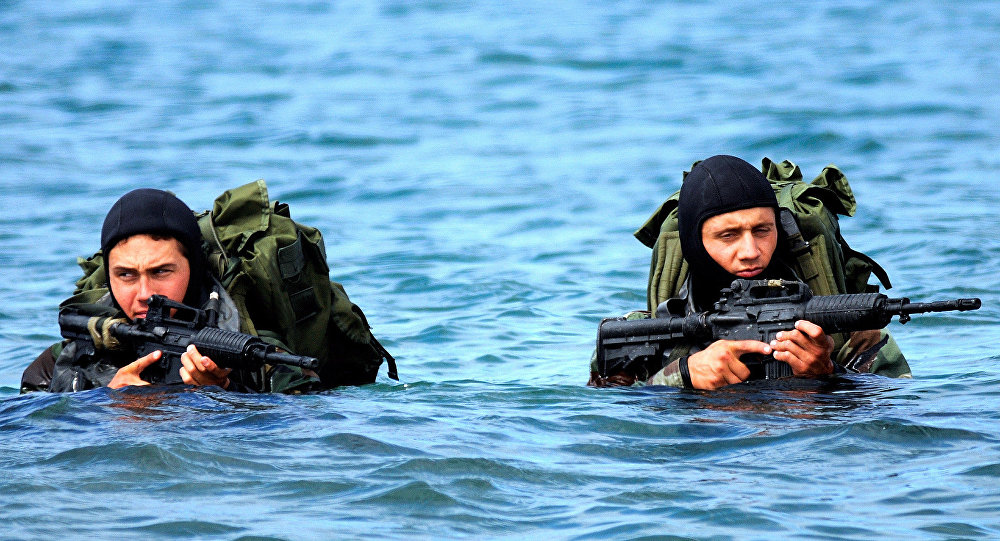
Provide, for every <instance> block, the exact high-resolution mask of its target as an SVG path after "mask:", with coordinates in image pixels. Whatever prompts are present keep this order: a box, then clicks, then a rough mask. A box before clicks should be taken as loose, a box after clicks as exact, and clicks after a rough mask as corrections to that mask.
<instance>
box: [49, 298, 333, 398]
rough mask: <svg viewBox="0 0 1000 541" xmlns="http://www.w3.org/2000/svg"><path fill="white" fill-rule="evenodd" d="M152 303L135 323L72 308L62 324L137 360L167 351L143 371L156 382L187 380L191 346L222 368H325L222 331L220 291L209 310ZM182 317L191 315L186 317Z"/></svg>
mask: <svg viewBox="0 0 1000 541" xmlns="http://www.w3.org/2000/svg"><path fill="white" fill-rule="evenodd" d="M148 305H149V311H148V312H147V313H146V317H145V318H139V319H137V320H136V321H135V322H134V323H130V322H129V321H128V320H127V319H124V318H115V317H112V315H109V314H108V313H106V312H105V313H96V314H95V312H93V311H87V310H84V309H82V308H79V307H74V306H69V307H66V308H63V309H62V310H61V311H60V312H59V328H60V330H61V332H62V336H63V338H69V339H72V340H86V341H90V342H92V343H93V345H94V347H95V348H96V349H99V350H100V349H104V350H112V351H114V350H120V351H126V352H129V353H134V359H139V358H141V357H143V356H145V355H148V354H149V353H152V352H154V351H156V350H160V351H162V352H163V356H162V357H160V360H159V361H158V362H157V363H155V364H153V365H150V366H149V367H148V368H146V369H145V370H143V372H142V376H141V377H142V379H144V380H146V381H148V382H150V383H164V384H173V383H182V380H181V376H180V369H181V366H182V365H181V354H182V353H184V352H185V351H186V350H187V347H188V345H189V344H194V345H195V347H197V348H198V351H199V352H200V353H201V354H202V355H205V356H207V357H209V358H211V359H212V360H213V361H215V364H217V365H219V366H220V367H222V368H233V369H239V370H254V369H257V368H260V367H261V366H263V365H265V364H284V365H290V366H299V367H302V368H308V369H312V370H315V369H316V368H317V367H318V366H319V360H318V359H316V358H313V357H303V356H299V355H292V354H290V353H284V352H280V351H278V349H277V348H276V347H275V346H273V345H271V344H268V343H267V342H265V341H263V340H261V339H260V338H258V337H256V336H253V335H250V334H243V333H241V332H235V331H227V330H224V329H220V328H219V327H218V305H219V295H218V294H217V293H215V292H213V293H211V297H210V298H209V303H208V307H207V308H206V309H205V310H199V309H197V308H192V307H190V306H187V305H184V304H181V303H179V302H175V301H172V300H170V299H168V298H166V297H164V296H162V295H153V296H151V297H150V298H149V303H148ZM171 312H173V314H171ZM182 315H184V316H187V317H186V318H183V319H182V318H181V317H179V316H182Z"/></svg>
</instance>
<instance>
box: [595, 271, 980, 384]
mask: <svg viewBox="0 0 1000 541" xmlns="http://www.w3.org/2000/svg"><path fill="white" fill-rule="evenodd" d="M721 294H722V297H721V299H719V301H718V302H716V303H715V305H714V306H713V308H712V309H711V310H709V311H706V312H701V313H696V314H691V315H687V316H681V315H672V314H671V310H670V309H669V307H668V304H669V303H670V301H667V302H664V303H661V304H660V305H659V306H658V307H657V308H656V317H655V318H652V319H637V320H626V319H623V318H614V319H605V320H604V321H602V322H601V324H600V326H599V327H598V329H597V369H598V372H599V373H600V374H601V376H604V377H609V376H613V375H615V374H618V373H619V372H622V371H624V372H625V373H626V374H630V375H637V374H638V375H642V374H646V375H647V377H648V376H649V375H652V374H655V373H656V372H657V371H659V370H660V369H661V368H663V364H664V360H665V357H664V356H665V355H666V354H669V352H670V350H671V349H672V348H673V347H674V346H675V345H677V344H678V342H679V341H681V340H688V341H693V342H710V341H715V340H759V341H761V342H766V343H769V342H770V341H771V340H773V339H774V338H775V335H776V334H778V333H779V332H781V331H789V330H792V329H794V328H795V322H796V321H798V320H800V319H804V320H806V321H811V322H813V323H815V324H817V325H819V326H820V327H822V328H823V331H824V332H826V333H827V334H833V333H847V332H854V331H863V330H869V329H882V328H884V327H885V326H887V325H888V324H889V322H890V321H891V320H892V316H895V315H898V316H899V322H900V323H906V322H907V321H909V320H910V314H919V313H924V312H947V311H952V310H958V311H965V310H976V309H978V308H979V307H980V306H982V301H980V300H979V299H956V300H950V301H939V302H930V303H911V302H910V299H906V298H901V299H890V298H889V297H887V296H885V295H883V294H881V293H855V294H845V295H821V296H813V294H812V290H811V289H809V286H808V285H806V284H804V283H802V282H794V281H786V280H735V281H734V282H733V283H732V285H731V286H730V287H728V288H726V289H723V290H722V292H721ZM740 360H741V361H742V362H743V363H744V364H746V365H747V367H748V368H750V372H751V375H750V379H774V378H780V377H787V376H791V375H792V370H791V367H790V366H789V365H788V363H784V362H781V361H777V360H775V359H774V357H772V356H770V355H767V356H763V355H756V354H747V355H744V356H743V357H741V358H740Z"/></svg>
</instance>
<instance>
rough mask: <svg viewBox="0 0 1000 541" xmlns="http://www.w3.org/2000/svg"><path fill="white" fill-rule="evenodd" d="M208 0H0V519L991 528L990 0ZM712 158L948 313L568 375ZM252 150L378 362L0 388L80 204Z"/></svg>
mask: <svg viewBox="0 0 1000 541" xmlns="http://www.w3.org/2000/svg"><path fill="white" fill-rule="evenodd" d="M205 4H206V3H203V2H190V1H186V2H185V1H177V2H169V1H154V2H146V3H120V2H103V1H97V0H95V1H89V2H82V1H81V2H29V1H16V0H7V1H2V0H0V43H2V48H0V196H2V203H3V209H4V212H2V213H0V276H2V277H3V280H0V297H2V298H3V299H5V302H4V303H2V305H0V472H3V476H2V479H0V519H2V523H3V529H2V534H0V537H2V538H4V539H38V538H119V537H129V538H153V539H176V538H198V539H325V538H388V539H404V538H406V539H408V538H456V537H474V538H555V539H608V538H611V539H628V538H644V537H662V538H679V539H680V538H697V539H754V538H756V539H773V538H797V539H874V538H890V539H904V538H905V539H953V538H968V539H976V538H997V537H1000V489H998V486H1000V483H998V481H1000V479H998V478H1000V413H998V412H997V410H998V408H997V404H998V399H1000V363H998V361H1000V356H998V355H997V353H996V346H995V344H996V343H997V342H998V340H1000V330H998V327H997V326H996V325H995V324H994V322H995V321H996V319H997V316H998V312H1000V310H998V301H1000V293H998V291H1000V279H998V270H1000V269H998V263H997V261H998V256H1000V226H998V225H997V221H998V218H1000V210H997V208H996V202H997V201H998V199H1000V183H998V182H997V174H998V171H1000V154H998V153H997V149H998V148H1000V133H998V127H1000V90H998V82H1000V61H998V58H1000V39H998V36H1000V12H998V11H997V9H996V7H995V3H993V2H988V1H968V2H960V3H959V2H955V3H943V2H930V1H914V2H886V3H883V2H874V1H872V2H863V1H849V2H843V1H840V2H827V1H820V2H782V3H756V2H746V1H736V2H728V3H715V2H703V1H695V0H690V1H678V2H638V1H626V2H614V3H604V2H523V3H521V2H502V3H500V2H497V3H490V2H479V3H465V2H449V1H440V0H423V1H407V2H338V3H333V4H332V5H328V4H327V3H323V2H311V1H308V0H303V1H298V2H271V3H263V2H262V3H255V4H253V5H251V4H249V3H243V2H233V1H230V2H216V3H210V4H211V5H205ZM772 4H773V5H772ZM717 153H730V154H736V155H739V156H742V157H744V158H746V159H747V160H749V161H751V162H759V160H760V159H761V158H763V157H764V156H768V157H770V158H772V159H775V160H779V161H780V160H783V159H791V160H793V161H795V162H797V163H798V164H799V165H801V166H802V167H803V169H804V171H805V174H806V175H807V176H809V177H812V176H813V175H815V174H816V173H818V171H819V170H820V168H822V167H823V166H824V165H826V164H827V163H830V162H834V163H836V164H838V165H839V166H840V167H841V168H842V169H843V170H844V171H845V172H846V173H847V175H848V177H849V178H850V180H851V182H852V186H853V187H854V191H855V193H856V195H857V198H858V201H859V212H858V216H856V217H854V218H851V219H847V220H845V221H844V222H843V229H844V231H845V236H846V237H847V238H848V239H849V241H850V242H851V244H852V246H853V247H855V248H857V249H859V250H862V251H864V252H867V253H869V254H870V255H872V256H874V257H876V258H877V259H878V260H879V261H880V262H881V263H882V264H883V266H885V268H886V269H887V270H888V271H889V274H890V276H891V277H892V279H893V283H894V285H895V287H894V288H893V290H892V291H891V292H890V293H892V294H893V295H896V296H909V297H911V298H913V299H914V300H934V299H943V298H951V297H960V296H978V297H981V298H982V299H983V308H982V309H981V310H979V311H978V312H974V313H965V314H950V315H932V316H926V317H918V318H915V319H914V321H912V322H911V323H908V324H907V325H905V326H902V325H900V324H898V323H893V324H892V326H891V329H892V331H893V333H894V335H895V336H896V339H897V341H898V342H899V343H900V345H901V347H902V349H903V350H904V352H905V353H906V354H907V356H908V358H909V360H910V364H911V366H912V368H913V370H914V373H915V376H916V377H915V379H913V380H889V379H882V378H874V377H857V378H850V379H846V380H843V381H840V382H838V383H836V384H821V383H817V382H808V381H800V382H791V383H783V384H775V385H744V386H736V387H730V388H726V389H724V390H721V391H718V392H714V393H700V392H690V391H680V390H672V389H667V390H664V389H602V390H598V389H592V388H588V387H586V386H585V385H584V383H585V381H586V380H587V376H588V374H587V372H588V360H589V358H590V353H591V351H592V349H593V341H594V338H595V336H596V329H597V323H598V322H599V321H600V319H601V318H602V317H605V316H610V315H617V314H620V313H622V312H625V311H627V310H630V309H634V308H642V307H643V306H644V305H645V285H646V274H647V272H648V265H649V256H650V253H649V250H648V249H646V248H645V247H644V246H642V245H641V244H639V243H638V242H637V241H635V239H633V238H632V237H631V232H632V231H633V230H635V229H636V228H637V227H639V226H640V225H641V224H642V223H643V222H644V221H645V219H646V218H647V217H648V216H649V214H651V213H652V212H653V211H654V210H655V209H656V207H657V206H658V205H659V204H660V203H661V202H662V200H663V199H665V198H666V197H667V196H668V195H669V194H671V193H672V192H673V191H674V190H676V189H677V188H678V187H679V185H680V179H681V171H682V170H684V169H685V168H688V167H689V166H690V165H691V163H692V162H693V161H695V160H697V159H702V158H704V157H707V156H709V155H712V154H717ZM256 178H265V179H267V181H268V183H269V186H270V189H271V194H272V196H273V197H274V198H277V199H280V200H282V201H286V202H288V203H290V204H291V205H292V214H293V217H295V218H296V219H298V220H300V221H302V222H305V223H309V224H311V225H314V226H317V227H319V228H320V229H321V230H322V231H323V232H324V234H325V237H326V242H327V249H328V256H329V262H330V265H331V268H332V276H333V278H334V279H335V280H337V281H339V282H341V283H343V284H344V285H345V287H346V288H347V291H348V293H349V294H350V295H351V298H352V300H354V301H355V302H357V303H358V304H359V305H361V306H362V307H363V308H364V309H365V312H366V314H367V315H368V318H369V320H370V321H371V323H372V324H373V326H374V330H375V332H376V334H377V335H378V336H379V337H380V338H381V339H382V341H383V342H384V344H385V345H386V346H387V347H388V348H389V349H390V350H391V351H392V352H394V353H395V354H396V356H397V357H398V360H399V364H400V374H401V379H402V381H401V382H399V383H397V382H394V381H392V380H389V379H388V378H387V377H386V376H385V370H384V369H383V371H382V374H380V376H379V380H378V382H377V383H376V384H374V385H369V386H366V387H361V388H345V389H338V390H334V391H331V392H328V393H324V394H321V395H315V396H294V397H292V396H251V395H237V394H227V393H224V392H220V391H213V390H210V389H209V390H178V389H168V390H165V391H164V390H153V391H148V390H146V391H143V390H140V391H135V392H107V391H106V390H96V391H90V392H84V393H78V394H74V395H54V394H43V393H36V394H33V395H25V396H20V395H18V384H19V381H20V375H21V371H22V370H23V368H24V367H25V366H26V365H27V364H28V363H29V362H30V361H31V360H32V359H33V358H34V357H35V356H36V355H37V354H38V353H39V352H40V351H42V350H43V349H44V348H45V347H47V346H48V345H49V344H50V343H52V342H53V341H55V340H56V339H57V338H58V328H57V326H56V322H55V308H56V306H57V304H58V303H59V301H60V300H62V299H63V298H64V297H66V296H67V295H68V294H69V293H70V292H71V290H72V283H73V281H74V280H75V279H76V277H77V276H78V269H77V268H76V266H75V264H74V261H75V258H76V257H77V256H81V255H88V254H90V253H92V252H93V251H94V250H95V249H96V248H97V244H98V235H99V230H100V224H101V221H102V219H103V216H104V214H105V212H106V211H107V209H108V208H109V207H110V205H111V204H112V203H113V202H114V200H115V199H117V198H118V197H119V196H120V195H121V194H123V193H124V192H125V191H127V190H129V189H131V188H134V187H138V186H153V187H159V188H165V189H170V190H172V191H174V192H176V193H177V194H179V195H180V197H181V198H182V199H184V200H185V201H186V202H187V203H188V204H189V205H190V206H191V207H193V208H198V209H201V208H207V207H208V206H210V205H211V202H212V200H213V199H214V198H215V196H216V195H218V194H219V193H221V192H222V191H223V190H225V189H228V188H231V187H234V186H237V185H240V184H243V183H246V182H249V181H251V180H253V179H256Z"/></svg>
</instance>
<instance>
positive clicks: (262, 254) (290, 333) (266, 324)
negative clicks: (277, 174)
mask: <svg viewBox="0 0 1000 541" xmlns="http://www.w3.org/2000/svg"><path fill="white" fill-rule="evenodd" d="M196 217H197V218H198V225H199V226H200V227H201V231H202V239H203V247H204V249H205V254H206V257H207V261H208V267H209V269H210V270H211V272H212V274H213V275H215V277H216V278H218V279H219V281H220V282H221V283H222V285H223V287H224V288H225V289H226V291H227V292H228V293H229V295H230V297H232V299H233V301H234V302H235V303H236V307H237V309H238V310H239V314H240V330H241V331H243V332H245V333H249V334H253V335H257V336H260V337H261V338H263V339H265V340H267V341H268V342H271V343H273V344H275V345H278V346H279V347H281V348H283V349H286V350H288V351H292V352H294V353H296V354H298V355H308V356H311V357H316V358H318V359H319V360H320V362H321V368H320V370H319V376H320V380H321V381H322V383H323V385H324V386H327V387H333V386H337V385H361V384H365V383H371V382H373V381H375V377H376V375H377V374H378V369H379V366H381V364H382V361H383V359H384V360H385V361H387V362H388V365H389V373H388V374H389V377H391V378H393V379H398V376H397V374H396V363H395V359H394V358H393V357H392V355H390V354H389V352H388V351H386V350H385V348H384V347H382V345H381V344H380V343H379V342H378V340H377V339H376V338H375V336H374V335H372V333H371V330H370V328H369V325H368V321H367V319H366V318H365V315H364V313H363V312H362V311H361V309H360V308H359V307H358V306H357V305H356V304H354V303H352V302H351V300H350V299H349V298H348V297H347V293H346V292H345V291H344V288H343V286H341V285H340V284H338V283H336V282H332V281H330V269H329V267H328V266H327V262H326V248H325V246H324V243H323V236H322V235H321V234H320V232H319V230H317V229H315V228H312V227H309V226H306V225H302V224H300V223H297V222H295V221H294V220H292V219H291V216H290V214H289V208H288V205H287V204H284V203H280V202H277V201H275V202H274V203H271V201H270V199H269V198H268V193H267V185H266V184H265V183H264V181H263V180H257V181H256V182H251V183H249V184H246V185H244V186H240V187H238V188H234V189H232V190H228V191H226V192H224V193H223V194H222V195H220V196H219V197H218V198H216V200H215V203H214V205H213V207H212V209H211V210H208V211H204V212H201V213H199V214H197V215H196ZM78 263H79V264H80V266H81V268H83V270H84V276H83V278H81V279H80V280H78V281H77V283H76V291H75V294H74V296H73V297H71V298H70V299H67V300H66V301H64V302H63V303H62V306H65V305H67V304H76V303H87V302H95V301H96V300H97V299H99V298H100V297H101V296H103V295H104V294H105V293H106V292H107V289H106V285H107V275H106V272H105V268H104V258H103V255H102V254H101V252H97V253H96V254H94V256H92V257H91V258H89V259H82V258H80V259H78Z"/></svg>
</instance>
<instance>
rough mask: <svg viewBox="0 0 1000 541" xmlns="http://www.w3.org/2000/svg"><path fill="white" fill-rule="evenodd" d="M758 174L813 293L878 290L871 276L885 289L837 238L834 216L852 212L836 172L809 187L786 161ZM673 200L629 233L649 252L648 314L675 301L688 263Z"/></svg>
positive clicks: (768, 164) (850, 197) (872, 269)
mask: <svg viewBox="0 0 1000 541" xmlns="http://www.w3.org/2000/svg"><path fill="white" fill-rule="evenodd" d="M695 164H697V162H695ZM761 171H762V172H763V173H764V175H765V176H766V177H767V180H768V181H769V182H770V183H771V187H772V188H774V193H775V195H777V197H778V205H779V206H780V207H781V208H782V209H787V210H788V211H789V212H785V211H783V212H782V215H783V216H782V220H781V221H782V224H781V225H782V227H783V228H784V229H785V231H786V234H787V236H788V241H789V242H788V246H787V248H788V251H789V255H790V256H791V259H792V261H791V262H792V263H793V264H794V267H795V270H796V271H797V272H798V273H799V276H800V277H801V278H802V279H803V280H804V281H805V282H806V283H807V284H809V287H810V288H812V290H813V293H814V294H816V295H833V294H840V293H864V292H869V291H875V290H877V289H878V286H877V285H869V284H868V279H869V278H870V277H871V275H872V274H875V276H876V277H877V278H878V279H879V281H880V282H881V283H882V285H884V286H885V288H886V289H889V288H890V287H892V285H891V284H890V282H889V277H888V276H887V275H886V272H885V270H884V269H882V267H881V266H879V264H878V263H876V262H875V261H874V260H873V259H872V258H870V257H868V256H867V255H865V254H863V253H861V252H858V251H855V250H853V249H851V247H850V246H848V244H847V241H845V240H844V238H843V237H842V236H841V234H840V222H839V219H838V218H837V215H841V216H853V215H854V212H855V211H856V210H857V202H856V201H855V199H854V193H853V192H852V191H851V186H850V185H849V184H848V183H847V177H845V176H844V174H843V173H841V172H840V169H838V168H837V167H836V166H834V165H828V166H826V167H824V168H823V171H822V172H821V173H820V174H819V175H818V176H817V177H816V178H814V179H813V180H812V182H810V183H806V182H804V181H803V180H802V171H801V170H800V169H799V166H797V165H795V164H794V163H792V162H790V161H788V160H785V161H783V162H781V163H775V162H772V161H771V160H770V159H768V158H764V159H763V161H762V167H761ZM684 176H685V177H686V176H687V172H686V171H685V172H684ZM679 198H680V191H679V190H678V191H677V192H676V193H674V194H673V195H671V196H670V198H669V199H667V200H666V202H664V203H663V205H661V206H660V208H659V209H657V211H656V212H655V213H654V214H653V216H652V217H650V218H649V220H647V221H646V223H645V224H644V225H643V226H642V227H641V228H640V229H639V230H638V231H636V232H635V237H636V238H637V239H639V241H640V242H642V243H643V244H645V245H646V246H648V247H650V248H652V249H653V257H652V262H651V266H650V270H649V284H648V286H647V290H646V298H647V305H648V308H649V310H650V311H655V310H656V307H657V305H659V304H660V303H661V302H663V301H665V300H667V299H668V298H671V297H676V296H677V295H678V294H679V292H680V289H681V287H682V286H683V284H684V281H685V280H686V278H687V274H688V263H687V261H685V260H684V258H683V255H682V254H681V243H680V237H679V235H678V232H677V202H678V199H679ZM792 217H794V219H790V218H792Z"/></svg>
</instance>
